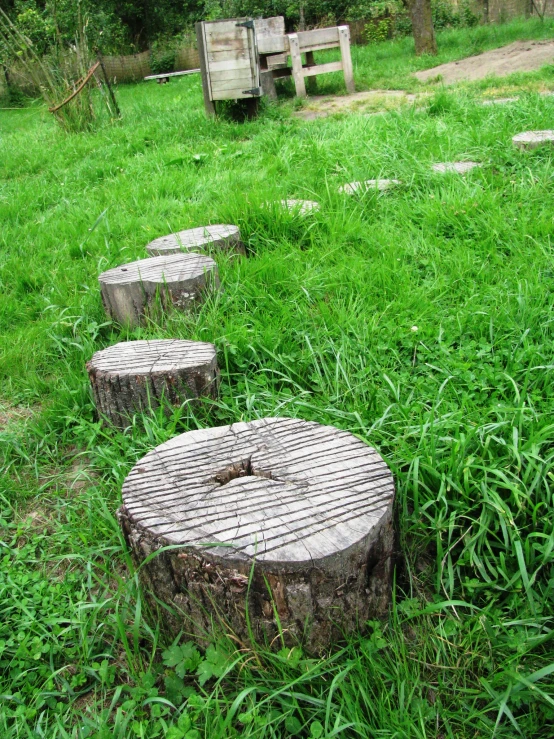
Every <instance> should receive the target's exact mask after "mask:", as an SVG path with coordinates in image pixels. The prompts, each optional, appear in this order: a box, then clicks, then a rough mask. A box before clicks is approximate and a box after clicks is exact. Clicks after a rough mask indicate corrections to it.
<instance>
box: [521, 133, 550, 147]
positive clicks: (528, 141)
mask: <svg viewBox="0 0 554 739" xmlns="http://www.w3.org/2000/svg"><path fill="white" fill-rule="evenodd" d="M512 143H513V145H514V146H516V147H517V148H518V149H537V148H538V147H539V146H544V145H545V144H550V146H552V145H553V144H554V131H525V132H524V133H518V134H517V136H514V137H513V139H512Z"/></svg>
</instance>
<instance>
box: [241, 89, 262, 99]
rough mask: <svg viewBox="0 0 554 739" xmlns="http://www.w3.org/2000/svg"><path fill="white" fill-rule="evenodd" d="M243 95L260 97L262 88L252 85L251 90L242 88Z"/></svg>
mask: <svg viewBox="0 0 554 739" xmlns="http://www.w3.org/2000/svg"><path fill="white" fill-rule="evenodd" d="M242 94H243V95H254V96H256V97H260V95H261V94H262V88H261V87H253V88H252V89H251V90H243V91H242Z"/></svg>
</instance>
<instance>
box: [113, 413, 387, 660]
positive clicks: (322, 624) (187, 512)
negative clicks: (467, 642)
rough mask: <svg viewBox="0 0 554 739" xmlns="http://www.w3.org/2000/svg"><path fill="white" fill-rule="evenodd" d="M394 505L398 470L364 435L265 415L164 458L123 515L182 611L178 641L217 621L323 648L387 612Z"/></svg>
mask: <svg viewBox="0 0 554 739" xmlns="http://www.w3.org/2000/svg"><path fill="white" fill-rule="evenodd" d="M393 497H394V483H393V478H392V475H391V472H390V470H389V469H388V467H387V465H386V464H385V462H384V461H383V460H382V458H381V457H380V456H379V454H377V452H375V451H374V450H373V449H371V448H370V447H368V446H367V445H366V444H364V443H363V442H362V441H360V440H359V439H357V438H356V437H354V436H353V435H352V434H349V433H347V432H345V431H340V430H338V429H335V428H333V427H329V426H321V425H319V424H317V423H313V422H306V421H299V420H294V419H288V418H266V419H261V420H259V421H252V422H250V423H236V424H233V425H232V426H223V427H219V428H211V429H203V430H200V431H191V432H188V433H186V434H182V435H181V436H178V437H176V438H174V439H172V440H171V441H168V442H166V443H165V444H162V445H161V446H159V447H158V448H157V449H154V450H153V451H152V452H150V453H149V454H147V455H146V456H145V457H144V458H143V459H141V460H140V462H138V463H137V464H136V465H135V467H134V468H133V469H132V471H131V473H130V474H129V476H128V477H127V479H126V481H125V484H124V486H123V506H122V508H121V510H120V513H119V518H120V521H121V525H122V527H123V531H124V533H125V536H126V539H127V541H128V542H129V544H130V546H131V550H132V553H133V556H134V559H135V561H136V562H137V564H139V565H141V564H143V563H144V564H143V566H142V567H141V569H140V571H141V577H142V579H143V582H145V584H146V586H147V592H150V593H152V594H154V596H155V598H157V599H159V600H162V601H163V602H166V603H168V604H169V605H170V606H171V607H172V609H173V610H175V609H177V610H178V611H179V613H180V615H179V616H175V617H173V616H167V618H166V621H167V625H168V627H169V628H170V630H171V631H172V632H173V633H174V634H175V635H177V634H178V633H179V632H180V631H182V630H183V629H184V630H186V631H189V632H190V633H193V634H194V635H195V636H196V638H197V639H198V640H200V641H205V640H206V634H209V633H213V627H214V624H216V623H218V624H219V626H220V627H222V628H224V629H225V630H226V633H234V634H235V635H236V636H237V638H238V639H239V640H241V641H243V642H244V643H248V641H249V640H250V637H251V636H252V635H254V636H255V638H257V639H259V638H263V639H267V640H268V643H271V642H274V640H275V637H277V636H278V634H279V633H280V634H281V637H280V638H282V639H283V640H284V641H285V643H287V644H294V643H298V642H301V643H303V644H304V646H305V648H306V649H307V650H308V651H310V652H314V653H323V652H325V650H326V649H328V647H329V644H330V642H331V641H332V640H334V639H337V638H340V636H341V635H342V634H344V633H345V632H348V631H349V630H352V629H357V628H359V627H360V625H361V624H363V623H364V622H365V621H366V620H367V619H368V618H377V617H382V616H384V615H385V614H386V611H387V608H388V605H389V602H390V589H391V577H392V560H393V551H394V533H393V527H392V504H393ZM168 545H174V546H170V548H169V549H167V548H165V547H167V546H168ZM247 612H248V616H247V615H246V614H247ZM274 643H277V642H274ZM279 643H280V641H279Z"/></svg>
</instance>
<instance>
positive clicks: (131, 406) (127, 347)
mask: <svg viewBox="0 0 554 739" xmlns="http://www.w3.org/2000/svg"><path fill="white" fill-rule="evenodd" d="M87 371H88V374H89V378H90V383H91V386H92V392H93V396H94V402H95V404H96V408H97V410H98V413H99V414H100V415H101V416H105V417H106V418H108V420H109V421H110V422H111V423H113V424H114V426H119V427H123V428H124V427H125V426H127V425H128V423H129V418H130V417H131V416H132V415H133V414H134V413H140V412H142V411H145V410H148V409H149V408H156V407H157V406H158V405H159V404H160V403H164V402H165V403H167V404H168V405H180V404H181V403H183V402H184V401H185V400H187V399H190V398H199V397H200V396H209V397H212V398H215V397H216V396H217V389H218V384H219V370H218V366H217V357H216V350H215V346H214V345H213V344H207V343H205V342H202V341H183V340H180V339H162V340H154V341H123V342H121V343H120V344H115V345H114V346H110V347H108V348H107V349H102V350H101V351H99V352H96V354H94V356H93V357H92V359H91V360H90V362H87Z"/></svg>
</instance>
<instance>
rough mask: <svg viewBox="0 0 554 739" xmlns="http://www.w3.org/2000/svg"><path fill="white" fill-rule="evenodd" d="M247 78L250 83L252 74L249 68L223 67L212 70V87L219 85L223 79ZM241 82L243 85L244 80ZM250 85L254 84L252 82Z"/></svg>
mask: <svg viewBox="0 0 554 739" xmlns="http://www.w3.org/2000/svg"><path fill="white" fill-rule="evenodd" d="M245 79H246V80H248V81H249V84H250V83H251V82H252V76H251V74H250V70H249V69H221V70H212V71H211V73H210V80H211V82H212V87H216V86H218V84H219V83H220V82H222V81H228V80H245ZM240 84H241V85H242V82H240ZM235 86H236V85H235ZM250 86H252V85H251V84H250Z"/></svg>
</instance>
